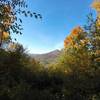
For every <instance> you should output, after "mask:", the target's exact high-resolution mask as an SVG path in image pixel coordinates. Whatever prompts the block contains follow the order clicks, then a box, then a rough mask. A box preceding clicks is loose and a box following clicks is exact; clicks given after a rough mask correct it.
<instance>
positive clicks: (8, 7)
mask: <svg viewBox="0 0 100 100" xmlns="http://www.w3.org/2000/svg"><path fill="white" fill-rule="evenodd" d="M27 6H28V5H27V4H26V1H25V0H0V46H1V45H2V42H3V41H4V40H5V39H8V38H9V39H10V40H11V35H10V34H12V33H16V34H22V33H21V30H22V29H23V28H22V26H21V23H22V19H21V18H19V17H18V14H23V15H24V16H25V17H27V16H30V17H33V16H34V17H35V18H42V17H41V15H40V14H36V13H35V12H30V11H29V10H28V9H27Z"/></svg>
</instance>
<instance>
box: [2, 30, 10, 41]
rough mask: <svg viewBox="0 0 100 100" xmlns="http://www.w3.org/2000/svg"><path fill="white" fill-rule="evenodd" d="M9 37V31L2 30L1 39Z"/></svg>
mask: <svg viewBox="0 0 100 100" xmlns="http://www.w3.org/2000/svg"><path fill="white" fill-rule="evenodd" d="M8 37H9V33H8V32H3V36H2V39H3V40H5V39H7V38H8Z"/></svg>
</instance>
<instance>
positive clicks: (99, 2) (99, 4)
mask: <svg viewBox="0 0 100 100" xmlns="http://www.w3.org/2000/svg"><path fill="white" fill-rule="evenodd" d="M92 8H94V9H95V10H96V11H100V0H95V1H94V2H93V3H92Z"/></svg>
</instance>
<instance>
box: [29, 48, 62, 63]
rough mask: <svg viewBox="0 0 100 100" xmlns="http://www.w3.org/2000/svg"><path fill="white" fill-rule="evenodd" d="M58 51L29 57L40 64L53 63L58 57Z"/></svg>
mask: <svg viewBox="0 0 100 100" xmlns="http://www.w3.org/2000/svg"><path fill="white" fill-rule="evenodd" d="M60 52H61V51H60V50H58V49H56V50H54V51H51V52H48V53H43V54H31V55H30V56H31V57H32V58H34V59H35V60H37V61H39V62H40V63H42V64H45V65H46V64H49V63H53V62H54V61H55V60H56V58H57V57H58V56H59V55H60Z"/></svg>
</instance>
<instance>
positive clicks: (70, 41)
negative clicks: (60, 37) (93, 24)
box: [64, 26, 83, 48]
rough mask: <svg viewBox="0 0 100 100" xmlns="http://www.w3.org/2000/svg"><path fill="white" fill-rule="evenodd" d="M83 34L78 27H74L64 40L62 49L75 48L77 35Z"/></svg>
mask: <svg viewBox="0 0 100 100" xmlns="http://www.w3.org/2000/svg"><path fill="white" fill-rule="evenodd" d="M82 32H83V29H82V28H81V27H80V26H77V27H75V28H74V29H73V30H72V31H71V34H70V35H69V36H68V37H67V38H66V39H65V40H64V47H65V48H66V47H70V46H76V45H75V44H76V43H75V39H77V38H79V34H80V33H82Z"/></svg>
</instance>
